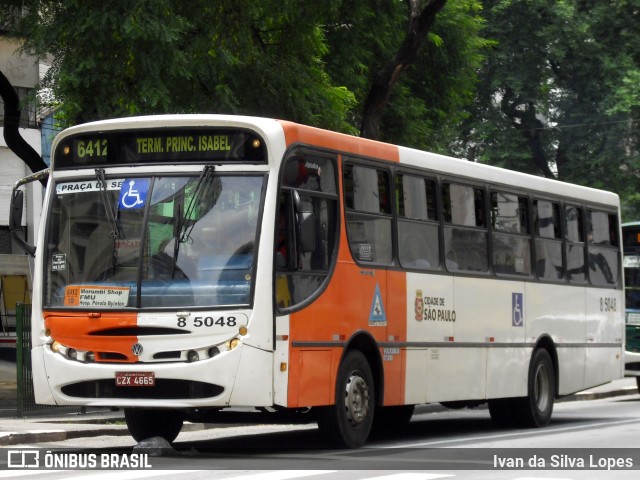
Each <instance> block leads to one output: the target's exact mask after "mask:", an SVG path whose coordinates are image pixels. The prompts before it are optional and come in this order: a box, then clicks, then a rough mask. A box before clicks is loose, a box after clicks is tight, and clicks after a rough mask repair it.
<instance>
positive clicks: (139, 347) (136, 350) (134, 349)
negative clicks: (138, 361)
mask: <svg viewBox="0 0 640 480" xmlns="http://www.w3.org/2000/svg"><path fill="white" fill-rule="evenodd" d="M131 351H132V352H133V354H134V355H140V354H141V353H142V345H140V344H139V343H136V344H134V345H133V347H131Z"/></svg>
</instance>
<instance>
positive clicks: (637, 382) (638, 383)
mask: <svg viewBox="0 0 640 480" xmlns="http://www.w3.org/2000/svg"><path fill="white" fill-rule="evenodd" d="M636 385H637V386H638V392H640V377H636Z"/></svg>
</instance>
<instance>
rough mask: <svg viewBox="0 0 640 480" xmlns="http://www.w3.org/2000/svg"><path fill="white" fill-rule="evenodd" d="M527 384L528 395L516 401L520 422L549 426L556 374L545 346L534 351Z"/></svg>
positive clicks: (521, 424) (521, 423) (532, 425)
mask: <svg viewBox="0 0 640 480" xmlns="http://www.w3.org/2000/svg"><path fill="white" fill-rule="evenodd" d="M527 385H528V386H527V392H528V394H527V396H526V397H524V398H520V399H518V400H517V403H516V408H517V414H518V420H519V424H520V426H522V427H534V428H539V427H544V426H547V425H548V424H549V422H550V421H551V414H552V413H553V402H554V400H555V395H556V376H555V371H554V368H553V362H552V361H551V357H550V356H549V352H547V351H546V350H545V349H544V348H539V349H538V350H536V351H535V352H533V356H532V357H531V363H530V364H529V380H528V383H527Z"/></svg>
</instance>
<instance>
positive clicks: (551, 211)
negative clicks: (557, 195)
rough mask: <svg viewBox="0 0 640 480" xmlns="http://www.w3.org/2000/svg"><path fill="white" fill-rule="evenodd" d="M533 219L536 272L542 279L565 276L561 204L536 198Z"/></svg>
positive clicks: (558, 278)
mask: <svg viewBox="0 0 640 480" xmlns="http://www.w3.org/2000/svg"><path fill="white" fill-rule="evenodd" d="M533 220H534V233H535V237H536V239H535V242H536V243H535V249H536V268H535V270H536V274H537V276H538V278H539V279H541V280H548V281H551V282H557V281H561V280H562V279H563V278H564V266H563V263H562V232H561V228H560V205H559V204H557V203H555V202H548V201H546V200H538V199H535V200H534V201H533Z"/></svg>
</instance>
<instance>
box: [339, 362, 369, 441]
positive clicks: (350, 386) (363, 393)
mask: <svg viewBox="0 0 640 480" xmlns="http://www.w3.org/2000/svg"><path fill="white" fill-rule="evenodd" d="M345 411H346V414H347V421H348V422H349V424H350V425H351V426H352V427H353V428H358V427H360V425H362V424H363V423H364V421H365V419H366V418H367V414H368V413H369V387H368V385H367V382H366V381H365V380H364V378H362V377H361V376H360V375H359V374H358V373H357V372H354V373H352V374H351V375H350V376H349V380H348V381H347V385H346V390H345Z"/></svg>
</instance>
